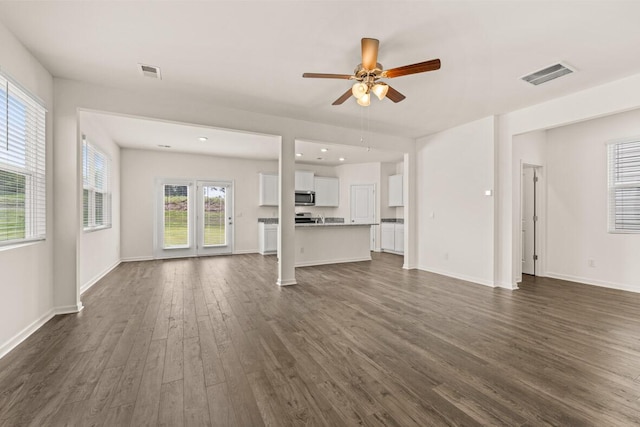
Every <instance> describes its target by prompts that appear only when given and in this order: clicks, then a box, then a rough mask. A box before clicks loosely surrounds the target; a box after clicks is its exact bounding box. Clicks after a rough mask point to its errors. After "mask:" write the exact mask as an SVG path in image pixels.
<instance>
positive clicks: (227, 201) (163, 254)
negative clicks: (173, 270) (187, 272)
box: [155, 179, 233, 258]
mask: <svg viewBox="0 0 640 427" xmlns="http://www.w3.org/2000/svg"><path fill="white" fill-rule="evenodd" d="M157 186H158V210H157V214H156V217H157V218H156V224H157V227H156V229H157V231H156V239H155V255H156V258H174V257H186V256H199V255H221V254H230V253H232V252H233V184H232V183H231V182H230V181H190V180H170V179H166V180H161V181H159V182H158V185H157Z"/></svg>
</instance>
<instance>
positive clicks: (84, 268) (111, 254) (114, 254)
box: [78, 113, 120, 292]
mask: <svg viewBox="0 0 640 427" xmlns="http://www.w3.org/2000/svg"><path fill="white" fill-rule="evenodd" d="M80 131H81V133H82V134H84V135H86V137H87V141H88V142H89V143H90V144H92V145H93V146H95V147H96V148H98V149H99V150H101V151H102V152H103V153H105V154H106V155H107V156H108V157H109V158H110V159H111V215H112V225H111V227H110V228H106V229H102V230H96V231H90V232H85V231H83V230H81V231H80V241H79V248H80V250H79V253H80V254H81V256H80V258H79V262H78V264H79V265H78V267H79V276H80V277H79V280H80V291H81V292H84V291H85V290H87V289H88V288H89V287H91V286H93V285H94V284H95V283H96V282H97V281H98V280H100V278H102V277H103V276H104V275H105V274H107V273H108V272H109V271H111V270H112V269H113V268H114V267H116V266H117V265H118V264H119V263H120V147H119V146H118V145H117V144H116V143H115V142H113V141H112V140H111V138H110V137H109V136H108V135H107V134H106V132H105V131H104V130H103V129H102V128H101V127H100V125H99V124H97V123H96V122H95V121H94V120H93V119H92V118H91V117H89V116H87V115H86V114H83V113H80ZM79 227H81V228H82V224H79Z"/></svg>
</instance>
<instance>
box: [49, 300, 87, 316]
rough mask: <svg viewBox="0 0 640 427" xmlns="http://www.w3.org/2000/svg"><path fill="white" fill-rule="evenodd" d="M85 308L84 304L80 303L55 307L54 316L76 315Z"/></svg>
mask: <svg viewBox="0 0 640 427" xmlns="http://www.w3.org/2000/svg"><path fill="white" fill-rule="evenodd" d="M83 308H84V305H82V302H79V303H78V304H76V305H64V306H62V307H54V308H53V314H55V315H58V314H75V313H80V312H81V311H82V309H83Z"/></svg>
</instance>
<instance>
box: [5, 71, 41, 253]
mask: <svg viewBox="0 0 640 427" xmlns="http://www.w3.org/2000/svg"><path fill="white" fill-rule="evenodd" d="M45 115H46V110H45V108H44V107H43V106H42V105H41V103H40V101H38V100H37V99H36V98H34V97H33V96H31V95H30V94H28V93H27V92H26V91H24V90H23V89H22V88H20V87H19V86H18V85H17V84H15V83H13V81H10V80H9V78H7V77H6V76H4V75H2V74H0V245H8V244H14V243H20V242H24V241H30V240H42V239H44V238H45V236H46V180H45V140H46V138H45V129H46V126H45Z"/></svg>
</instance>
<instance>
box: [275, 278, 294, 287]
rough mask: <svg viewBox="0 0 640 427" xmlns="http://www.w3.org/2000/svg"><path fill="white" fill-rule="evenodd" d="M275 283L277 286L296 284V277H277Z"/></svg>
mask: <svg viewBox="0 0 640 427" xmlns="http://www.w3.org/2000/svg"><path fill="white" fill-rule="evenodd" d="M276 284H277V285H278V286H291V285H297V284H298V282H296V279H290V280H280V279H278V281H277V282H276Z"/></svg>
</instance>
